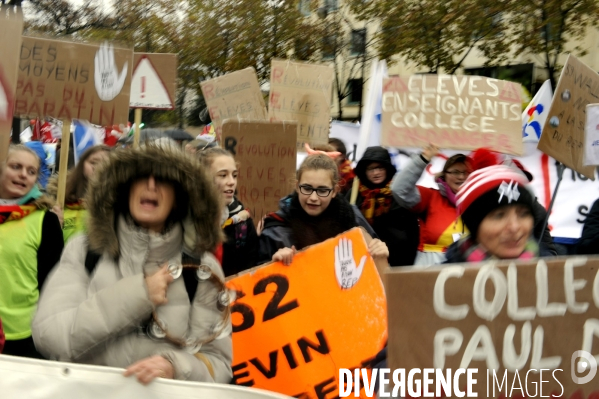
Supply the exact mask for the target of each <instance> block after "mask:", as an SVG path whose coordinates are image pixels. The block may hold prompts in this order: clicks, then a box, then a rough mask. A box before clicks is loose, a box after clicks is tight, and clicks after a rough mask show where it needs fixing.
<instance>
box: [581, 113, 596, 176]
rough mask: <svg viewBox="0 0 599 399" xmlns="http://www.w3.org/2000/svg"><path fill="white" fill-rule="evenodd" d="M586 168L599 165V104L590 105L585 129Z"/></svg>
mask: <svg viewBox="0 0 599 399" xmlns="http://www.w3.org/2000/svg"><path fill="white" fill-rule="evenodd" d="M583 163H584V166H592V165H599V104H588V105H587V107H586V122H585V128H584V162H583Z"/></svg>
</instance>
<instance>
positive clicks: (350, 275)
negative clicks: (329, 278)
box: [335, 238, 367, 289]
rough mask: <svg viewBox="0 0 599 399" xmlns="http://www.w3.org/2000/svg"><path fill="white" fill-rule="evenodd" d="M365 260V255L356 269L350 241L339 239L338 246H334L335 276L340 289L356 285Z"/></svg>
mask: <svg viewBox="0 0 599 399" xmlns="http://www.w3.org/2000/svg"><path fill="white" fill-rule="evenodd" d="M366 259H367V257H366V255H364V256H362V258H361V259H360V264H359V265H358V267H356V261H355V259H354V252H353V243H352V240H350V239H347V238H340V239H339V244H338V245H335V275H336V277H337V282H338V283H339V286H340V287H341V288H342V289H349V288H352V287H353V286H354V285H356V283H357V282H358V280H359V279H360V276H361V275H362V271H363V270H364V265H365V264H366Z"/></svg>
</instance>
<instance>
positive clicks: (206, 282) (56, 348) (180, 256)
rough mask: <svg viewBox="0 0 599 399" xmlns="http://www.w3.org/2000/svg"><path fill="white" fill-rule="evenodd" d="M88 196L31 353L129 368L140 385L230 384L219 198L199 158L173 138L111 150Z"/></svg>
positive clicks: (46, 293) (39, 317) (42, 308)
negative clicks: (218, 255) (171, 142)
mask: <svg viewBox="0 0 599 399" xmlns="http://www.w3.org/2000/svg"><path fill="white" fill-rule="evenodd" d="M86 204H87V209H88V211H89V216H88V231H87V234H86V235H80V236H77V237H74V238H73V239H72V240H70V241H69V243H68V245H67V247H66V248H65V250H64V253H63V256H62V259H61V261H60V263H59V265H58V266H57V267H56V268H55V270H54V272H53V273H52V275H51V276H50V277H49V279H48V281H47V284H46V286H45V287H44V290H43V291H42V296H41V299H40V303H39V307H38V311H37V314H36V315H35V318H34V321H33V336H34V341H35V344H36V347H37V348H38V349H39V351H40V352H41V353H42V354H44V355H45V356H47V357H49V358H50V359H56V360H60V361H70V362H77V363H86V364H96V365H105V366H112V367H122V368H127V370H126V372H125V375H135V376H136V377H137V379H138V380H139V381H140V382H142V383H148V382H150V381H151V380H152V379H154V378H155V377H164V378H174V379H178V380H191V381H204V382H213V381H214V382H219V383H226V382H229V380H230V379H231V376H232V374H231V361H232V341H231V323H230V316H229V314H230V313H229V299H228V293H227V292H226V291H225V290H224V284H223V280H224V277H223V273H222V270H221V268H220V265H219V264H218V262H217V260H216V259H215V258H214V256H212V254H211V251H213V250H214V249H215V247H216V246H217V245H219V244H220V242H221V241H222V231H221V228H220V210H221V209H222V208H223V205H222V204H221V200H220V196H219V194H218V193H217V192H216V190H215V188H214V185H213V184H212V180H211V179H210V178H208V177H207V175H206V174H205V172H204V171H203V169H202V168H201V166H200V164H199V163H198V162H197V161H196V160H194V159H192V158H191V157H188V156H187V155H185V154H184V153H183V152H181V151H180V150H178V149H176V148H172V147H166V148H165V147H160V146H157V145H147V146H146V147H144V148H141V149H126V150H119V151H116V152H115V153H113V154H112V155H111V157H110V160H109V162H108V163H107V164H106V165H104V166H103V167H102V168H101V169H100V170H99V171H98V172H97V173H96V174H95V175H94V178H93V179H92V180H91V182H90V187H89V189H88V192H87V194H86ZM193 259H197V261H195V262H192V260H193ZM190 262H191V263H195V265H196V266H195V267H182V265H186V266H187V265H188V264H189V263H190ZM189 272H191V273H192V274H193V276H192V278H193V279H191V280H190V279H189V278H187V277H189V276H188V274H189ZM196 275H197V278H196ZM186 276H187V277H186ZM190 281H191V284H190Z"/></svg>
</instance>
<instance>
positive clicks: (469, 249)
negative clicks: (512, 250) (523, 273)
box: [458, 236, 539, 262]
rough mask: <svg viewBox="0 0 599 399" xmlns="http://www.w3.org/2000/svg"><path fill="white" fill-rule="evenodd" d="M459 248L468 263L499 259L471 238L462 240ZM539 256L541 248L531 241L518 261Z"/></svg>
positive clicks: (467, 237)
mask: <svg viewBox="0 0 599 399" xmlns="http://www.w3.org/2000/svg"><path fill="white" fill-rule="evenodd" d="M458 246H459V250H460V253H462V256H463V258H464V259H465V260H466V262H482V261H485V260H487V259H497V257H495V256H494V255H491V254H490V253H488V252H487V251H486V250H485V249H484V248H482V247H481V246H480V245H479V244H477V243H475V242H474V240H472V238H471V237H470V236H466V237H464V238H462V239H461V240H460V241H459V243H458ZM537 256H539V247H538V245H537V243H536V242H535V240H534V239H529V240H528V242H527V243H526V246H525V247H524V252H522V254H521V255H520V256H519V257H518V259H532V258H536V257H537Z"/></svg>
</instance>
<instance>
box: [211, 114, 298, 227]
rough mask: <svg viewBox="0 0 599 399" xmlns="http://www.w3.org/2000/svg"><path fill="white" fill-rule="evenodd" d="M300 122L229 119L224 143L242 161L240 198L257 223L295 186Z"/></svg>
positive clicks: (239, 174) (239, 180)
mask: <svg viewBox="0 0 599 399" xmlns="http://www.w3.org/2000/svg"><path fill="white" fill-rule="evenodd" d="M296 135H297V123H295V122H273V123H270V122H267V121H264V122H261V121H243V122H238V121H234V120H228V121H226V122H225V123H224V125H223V135H222V138H223V140H222V146H223V147H224V148H225V149H227V150H229V151H231V153H232V154H233V155H234V156H235V160H236V161H237V162H238V163H239V166H238V167H239V169H238V183H237V199H238V200H239V201H241V203H243V205H244V206H245V207H246V208H247V209H249V211H250V214H251V215H252V217H253V219H254V223H258V222H259V221H260V219H261V218H262V216H264V215H266V214H267V213H269V212H275V211H277V210H278V209H279V200H280V199H281V198H282V197H284V196H286V195H287V194H289V193H290V192H291V191H293V189H294V185H293V179H294V178H295V157H296V149H295V142H296Z"/></svg>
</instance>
